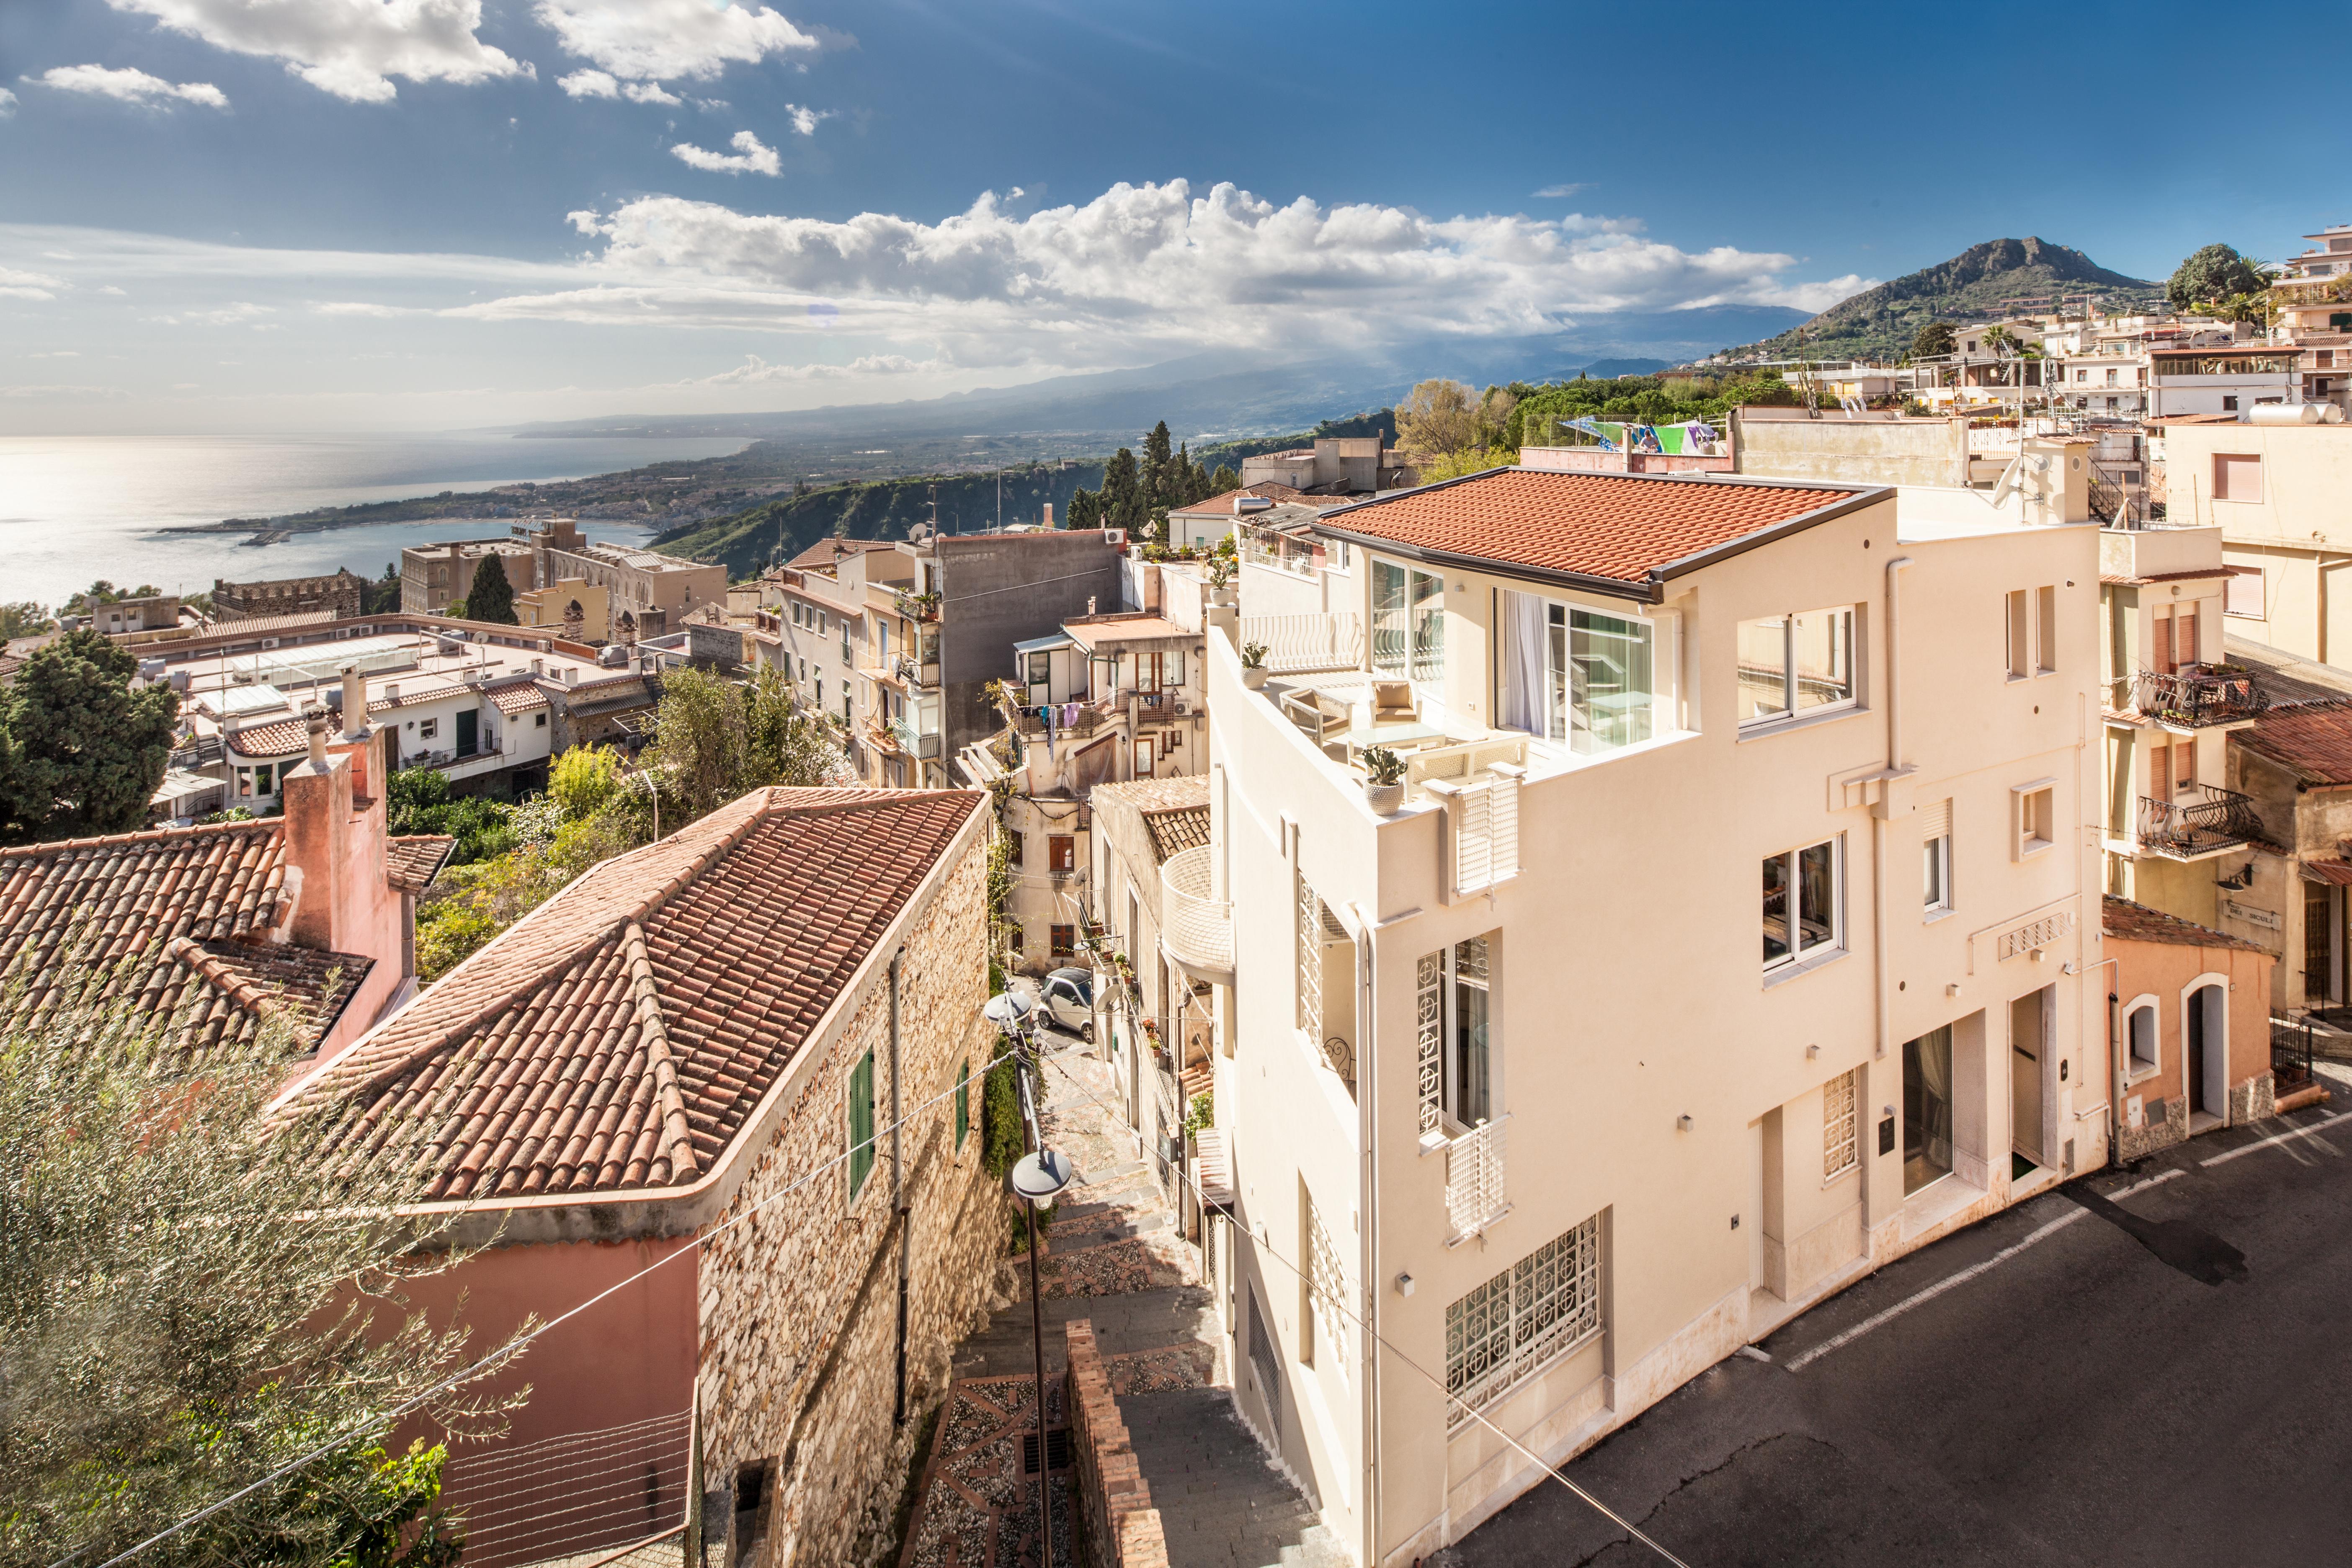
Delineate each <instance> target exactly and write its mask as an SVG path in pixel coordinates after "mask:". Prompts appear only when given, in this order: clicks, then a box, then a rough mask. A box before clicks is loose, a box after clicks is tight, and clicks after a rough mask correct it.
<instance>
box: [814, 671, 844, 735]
mask: <svg viewBox="0 0 2352 1568" xmlns="http://www.w3.org/2000/svg"><path fill="white" fill-rule="evenodd" d="M816 705H817V706H818V707H820V708H822V707H824V676H822V675H820V676H818V677H817V678H816ZM841 721H842V722H843V723H845V724H846V723H848V722H849V693H848V692H847V691H844V692H843V693H842V694H841Z"/></svg>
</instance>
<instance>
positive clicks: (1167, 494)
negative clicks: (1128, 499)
mask: <svg viewBox="0 0 2352 1568" xmlns="http://www.w3.org/2000/svg"><path fill="white" fill-rule="evenodd" d="M1174 450H1175V449H1174V448H1173V447H1171V446H1170V445H1169V439H1168V421H1166V420H1165V419H1162V420H1161V421H1160V423H1159V424H1157V425H1154V426H1152V427H1151V434H1150V435H1149V436H1146V437H1144V438H1143V474H1142V479H1143V510H1144V512H1145V514H1146V515H1149V514H1150V510H1151V509H1152V508H1153V507H1156V506H1168V505H1170V504H1171V503H1172V502H1173V500H1174V499H1175V490H1174V489H1173V487H1172V484H1171V481H1172V480H1173V479H1175V477H1176V473H1175V458H1174V456H1173V453H1174Z"/></svg>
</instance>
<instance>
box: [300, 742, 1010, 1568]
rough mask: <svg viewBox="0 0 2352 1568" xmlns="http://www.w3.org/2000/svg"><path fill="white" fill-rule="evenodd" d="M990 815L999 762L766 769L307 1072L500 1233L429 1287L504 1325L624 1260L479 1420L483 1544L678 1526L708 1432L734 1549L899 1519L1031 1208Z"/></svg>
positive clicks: (344, 1129)
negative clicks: (1003, 981)
mask: <svg viewBox="0 0 2352 1568" xmlns="http://www.w3.org/2000/svg"><path fill="white" fill-rule="evenodd" d="M987 829H988V811H987V802H986V797H985V796H983V795H979V794H976V793H964V792H949V791H933V792H880V791H873V790H792V789H774V790H761V791H757V792H754V793H753V794H752V795H747V796H745V797H743V798H742V799H740V800H738V801H735V802H733V803H730V805H725V806H722V807H720V808H719V810H718V811H716V812H714V813H712V814H711V815H710V816H706V817H704V818H702V819H701V820H700V821H698V822H696V823H694V824H693V825H691V826H688V827H687V828H684V829H682V830H681V831H679V832H677V833H675V834H673V835H671V836H670V837H667V838H666V839H663V840H661V841H660V842H659V843H656V844H654V845H651V846H648V847H646V848H644V849H640V850H637V851H635V852H634V853H632V854H629V855H625V856H623V857H620V858H617V859H614V860H611V861H607V862H605V863H604V865H602V866H600V867H598V868H595V869H594V870H593V871H591V872H589V873H588V874H587V875H586V876H584V877H583V878H582V879H580V880H578V881H576V882H574V883H572V885H571V886H570V887H568V888H566V889H563V891H562V892H561V893H559V894H557V895H556V896H555V897H554V898H552V899H551V900H548V902H547V903H546V904H544V905H542V906H541V908H540V909H539V910H536V911H534V912H533V913H532V914H530V916H529V917H527V918H526V919H524V920H523V921H520V922H519V923H518V924H517V925H515V926H514V927H513V928H512V929H511V930H509V931H507V932H505V933H504V934H502V935H501V936H500V937H499V939H498V940H497V941H495V942H492V943H490V944H489V945H488V947H486V948H484V949H483V950H482V951H481V952H478V953H477V954H475V955H474V956H473V957H472V958H470V959H468V960H467V962H466V963H463V964H460V965H459V966H458V967H457V969H455V970H453V971H452V972H451V973H449V974H448V975H447V976H446V977H445V978H444V979H443V980H442V981H441V982H439V983H438V984H436V985H435V986H434V987H433V988H432V989H431V990H430V991H428V992H427V993H425V995H424V996H423V997H422V998H421V999H420V1000H419V1001H418V1002H417V1003H416V1005H414V1006H412V1007H410V1008H409V1009H408V1010H407V1011H406V1012H405V1013H404V1014H402V1015H400V1016H397V1017H395V1018H394V1019H393V1020H392V1021H391V1022H390V1023H389V1024H387V1025H386V1026H384V1027H383V1028H381V1029H379V1030H377V1031H376V1032H375V1033H373V1035H371V1036H369V1037H367V1038H365V1039H363V1040H362V1041H360V1042H359V1043H358V1044H357V1045H356V1046H355V1047H352V1049H351V1050H349V1051H346V1052H344V1053H342V1054H341V1055H340V1056H339V1057H338V1058H335V1059H334V1060H332V1061H330V1062H328V1063H327V1064H326V1065H324V1066H323V1067H322V1068H320V1070H319V1071H318V1072H317V1073H316V1074H314V1075H313V1076H312V1077H311V1078H310V1079H309V1080H308V1081H306V1082H305V1083H303V1084H301V1085H299V1086H297V1088H296V1089H295V1090H294V1091H293V1092H292V1094H291V1095H290V1096H289V1101H288V1104H287V1106H286V1108H285V1110H286V1113H287V1114H315V1115H323V1116H330V1117H333V1118H336V1119H337V1120H338V1122H339V1126H338V1131H337V1134H336V1136H337V1146H338V1147H339V1148H340V1149H342V1150H345V1151H348V1152H349V1153H350V1154H351V1156H352V1158H353V1159H354V1160H356V1161H362V1162H365V1161H394V1160H400V1161H414V1162H417V1163H418V1164H419V1167H420V1168H421V1170H422V1175H421V1178H420V1181H419V1185H418V1188H417V1192H416V1211H415V1212H418V1213H423V1214H448V1213H451V1212H453V1211H457V1210H461V1209H462V1210H464V1211H465V1212H464V1215H463V1217H462V1220H461V1229H462V1231H463V1233H464V1235H465V1236H467V1237H469V1238H471V1239H473V1240H476V1241H482V1242H491V1243H494V1245H491V1246H489V1247H488V1248H487V1250H485V1251H483V1252H481V1253H479V1254H478V1255H476V1256H474V1257H472V1258H467V1260H466V1261H464V1262H463V1263H462V1264H460V1265H459V1266H458V1267H457V1268H455V1269H453V1270H451V1271H450V1272H449V1273H448V1274H447V1275H446V1276H445V1277H443V1278H442V1279H440V1280H439V1281H438V1293H437V1294H436V1295H434V1296H432V1297H431V1299H430V1300H429V1301H427V1303H426V1304H427V1305H428V1307H433V1306H437V1307H438V1309H439V1310H442V1311H447V1310H454V1306H455V1303H456V1301H457V1299H458V1296H459V1293H460V1292H463V1293H465V1300H466V1309H465V1315H466V1320H467V1321H468V1322H469V1323H471V1324H472V1325H473V1326H474V1328H475V1329H476V1331H478V1333H480V1334H483V1335H484V1336H489V1335H503V1334H504V1333H506V1332H508V1331H511V1330H512V1329H513V1328H514V1327H515V1326H516V1325H518V1324H520V1322H521V1321H523V1320H524V1319H525V1318H526V1317H527V1316H528V1315H530V1314H532V1313H536V1314H537V1315H538V1316H539V1318H540V1319H541V1320H542V1321H547V1320H552V1319H554V1318H556V1317H558V1316H559V1315H561V1314H563V1313H565V1312H567V1311H569V1310H572V1309H573V1308H575V1307H578V1306H580V1305H581V1304H582V1303H583V1302H587V1301H590V1300H594V1299H595V1298H597V1297H599V1295H600V1293H604V1292H607V1291H609V1292H610V1293H609V1294H604V1295H603V1299H602V1300H596V1301H595V1305H594V1306H593V1307H591V1308H589V1309H588V1310H585V1311H583V1312H582V1313H581V1314H580V1315H579V1316H578V1317H576V1318H572V1319H570V1320H567V1321H564V1322H563V1323H562V1324H561V1325H560V1326H558V1327H556V1328H554V1329H552V1330H551V1331H549V1332H548V1333H546V1334H545V1335H544V1336H542V1337H541V1339H540V1340H539V1341H537V1342H534V1343H533V1345H532V1346H531V1348H530V1353H529V1354H528V1356H527V1357H525V1358H524V1359H523V1360H522V1361H521V1362H520V1363H518V1364H517V1365H515V1366H514V1367H513V1368H512V1370H511V1371H510V1372H509V1373H502V1374H501V1376H502V1378H504V1379H505V1381H506V1382H507V1383H508V1384H509V1385H520V1384H529V1385H530V1388H531V1391H532V1392H531V1395H530V1402H529V1403H528V1404H527V1405H525V1406H524V1407H523V1408H522V1410H521V1411H520V1413H519V1415H517V1416H516V1418H515V1420H514V1422H513V1426H512V1429H511V1430H510V1431H509V1433H508V1434H507V1435H506V1436H504V1437H503V1438H501V1439H499V1441H498V1443H497V1444H496V1446H495V1447H488V1448H487V1449H485V1448H484V1447H467V1446H463V1445H461V1446H460V1447H458V1448H457V1450H456V1452H455V1454H454V1456H453V1458H452V1461H451V1464H450V1466H449V1469H448V1476H447V1496H448V1498H449V1499H450V1500H451V1501H452V1502H453V1503H455V1504H459V1505H463V1506H466V1507H467V1508H468V1509H470V1510H472V1511H473V1514H474V1517H475V1518H476V1519H477V1520H478V1521H483V1522H480V1523H478V1524H477V1525H476V1526H475V1527H474V1528H473V1529H472V1532H471V1537H470V1539H469V1541H468V1544H467V1562H468V1563H476V1564H478V1565H480V1568H505V1565H507V1564H512V1563H530V1562H539V1561H542V1560H545V1559H548V1558H552V1557H564V1556H577V1555H579V1554H582V1553H593V1552H604V1551H606V1550H610V1549H614V1548H618V1547H625V1546H628V1545H630V1544H631V1543H633V1542H640V1541H645V1540H647V1539H650V1538H654V1537H656V1536H661V1537H676V1536H678V1535H682V1534H684V1532H685V1531H686V1530H687V1529H688V1519H689V1512H688V1495H689V1492H690V1491H691V1490H693V1488H692V1484H691V1479H690V1478H691V1476H692V1474H693V1473H694V1472H693V1469H692V1468H691V1467H690V1466H689V1465H688V1462H687V1454H688V1434H689V1433H691V1434H693V1435H694V1446H695V1447H697V1448H698V1454H699V1461H700V1463H699V1474H700V1476H701V1478H702V1480H701V1487H700V1496H701V1498H702V1500H703V1501H702V1504H701V1507H700V1509H699V1510H698V1518H699V1521H700V1522H699V1526H698V1528H699V1529H700V1530H701V1531H702V1533H703V1537H704V1539H705V1541H706V1542H709V1544H710V1547H711V1549H712V1550H711V1553H710V1557H709V1561H711V1562H714V1563H719V1562H724V1563H730V1564H732V1563H759V1564H783V1563H801V1564H817V1563H823V1564H835V1563H867V1562H871V1561H873V1560H875V1559H876V1557H877V1554H878V1553H879V1552H881V1551H882V1550H883V1548H884V1547H886V1546H887V1543H888V1537H889V1533H890V1531H891V1528H892V1524H893V1516H894V1513H895V1510H896V1507H897V1504H898V1498H899V1494H900V1491H901V1489H902V1488H903V1486H904V1484H905V1480H906V1478H907V1476H908V1471H909V1468H910V1466H911V1464H912V1462H913V1458H914V1445H915V1439H916V1436H917V1434H918V1433H919V1431H920V1429H921V1426H922V1417H923V1415H924V1413H925V1411H926V1409H927V1408H928V1406H929V1405H931V1404H932V1403H934V1402H936V1401H937V1400H938V1399H939V1398H940V1396H941V1395H942V1394H944V1392H945V1390H946V1388H947V1385H948V1383H949V1375H950V1365H949V1352H950V1347H951V1346H952V1344H953V1343H954V1342H956V1341H957V1340H958V1339H959V1338H961V1336H962V1335H963V1334H964V1333H965V1332H966V1331H969V1330H970V1329H971V1327H972V1326H973V1325H974V1324H975V1322H976V1321H980V1320H981V1318H982V1315H983V1314H984V1312H985V1310H987V1309H988V1308H989V1307H990V1306H991V1305H992V1300H993V1294H994V1292H995V1289H996V1281H997V1278H998V1275H999V1272H1000V1270H999V1268H998V1261H999V1259H1000V1258H1001V1256H1002V1254H1003V1251H1004V1246H1005V1240H1006V1236H1007V1222H1008V1212H1007V1209H1006V1200H1005V1199H1004V1198H1003V1195H1002V1194H1001V1193H1000V1192H999V1190H998V1188H997V1185H996V1184H995V1183H994V1182H992V1180H991V1179H990V1178H989V1177H988V1176H987V1175H986V1174H985V1173H984V1172H983V1171H982V1167H981V1162H980V1152H981V1147H982V1138H981V1128H980V1114H981V1103H980V1102H981V1100H982V1094H981V1091H980V1086H979V1082H978V1080H979V1079H981V1078H982V1074H983V1073H984V1070H985V1068H986V1065H987V1061H988V1058H989V1053H990V1049H991V1044H992V1031H991V1029H990V1028H989V1026H987V1025H986V1023H985V1022H984V1020H983V1019H982V1016H981V1005H982V1002H983V1001H985V999H986V995H987V990H986V984H987V982H986V976H987V964H986V955H985V952H984V951H983V943H984V940H985V933H986V929H987V922H986V919H985V911H984V900H985V897H986V888H985V883H986V844H987ZM902 1119H903V1124H901V1120H902ZM648 1270H649V1271H648ZM493 1342H495V1341H493V1340H491V1339H489V1338H488V1337H485V1338H483V1339H482V1340H479V1341H478V1342H477V1347H478V1348H482V1347H486V1346H487V1345H488V1344H490V1343H493ZM548 1478H560V1486H561V1500H562V1507H561V1508H557V1507H554V1506H552V1503H553V1501H554V1494H551V1493H549V1492H547V1491H546V1490H545V1488H546V1487H547V1486H550V1485H554V1484H556V1483H555V1482H553V1481H551V1480H549V1479H548Z"/></svg>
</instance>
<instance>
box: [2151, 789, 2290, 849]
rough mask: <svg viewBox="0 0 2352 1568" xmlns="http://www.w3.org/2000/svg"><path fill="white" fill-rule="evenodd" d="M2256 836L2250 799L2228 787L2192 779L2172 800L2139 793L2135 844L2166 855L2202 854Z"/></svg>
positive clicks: (2259, 832) (2259, 822) (2258, 827)
mask: <svg viewBox="0 0 2352 1568" xmlns="http://www.w3.org/2000/svg"><path fill="white" fill-rule="evenodd" d="M2262 836H2263V819H2262V818H2261V817H2260V816H2257V815H2255V812H2254V803H2253V801H2252V799H2251V798H2249V797H2248V796H2245V795H2240V794H2239V793H2238V792H2237V791H2236V790H2233V789H2221V788H2217V787H2216V786H2214V785H2212V784H2197V785H2194V786H2192V787H2191V788H2190V789H2189V790H2188V791H2185V792H2184V793H2182V794H2181V795H2179V796H2177V797H2176V798H2174V799H2172V800H2152V799H2150V798H2149V797H2147V795H2142V796H2140V798H2139V846H2140V847H2141V848H2142V849H2143V850H2145V851H2147V853H2149V854H2151V855H2158V856H2161V857H2163V858H2165V859H2168V860H2202V859H2205V858H2208V857H2209V856H2213V855H2220V854H2223V853H2225V852H2227V851H2229V850H2231V849H2235V848H2238V847H2241V846H2242V845H2245V844H2249V843H2252V841H2253V840H2255V839H2257V838H2260V837H2262Z"/></svg>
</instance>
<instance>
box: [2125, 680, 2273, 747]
mask: <svg viewBox="0 0 2352 1568" xmlns="http://www.w3.org/2000/svg"><path fill="white" fill-rule="evenodd" d="M2132 700H2133V703H2134V705H2135V706H2137V708H2138V709H2139V710H2140V712H2142V713H2143V714H2145V715H2147V717H2148V718H2150V719H2153V720H2155V721H2157V722H2158V724H2161V725H2163V726H2164V727H2165V728H2166V729H2168V730H2174V731H2189V730H2202V729H2206V728H2208V727H2210V726H2213V725H2221V724H2234V725H2241V726H2242V725H2246V724H2251V723H2252V722H2253V721H2255V720H2256V719H2258V718H2260V717H2261V716H2262V713H2263V709H2264V708H2265V707H2266V706H2267V704H2266V703H2265V702H2264V701H2263V694H2262V692H2261V691H2259V690H2258V689H2255V686H2254V683H2253V679H2252V677H2251V676H2249V675H2248V674H2247V673H2246V672H2245V671H2244V670H2242V669H2238V670H2233V669H2230V668H2226V667H2224V666H2221V665H2210V664H2184V665H2182V666H2181V667H2180V668H2179V669H2178V670H2177V671H2175V672H2173V673H2171V674H2169V675H2165V674H2159V673H2158V672H2157V671H2155V670H2152V669H2143V670H2141V671H2140V672H2139V675H2138V678H2137V680H2136V681H2135V682H2134V690H2133V693H2132Z"/></svg>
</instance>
